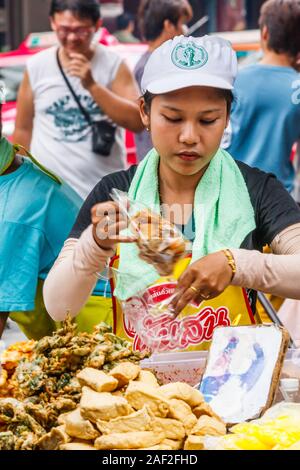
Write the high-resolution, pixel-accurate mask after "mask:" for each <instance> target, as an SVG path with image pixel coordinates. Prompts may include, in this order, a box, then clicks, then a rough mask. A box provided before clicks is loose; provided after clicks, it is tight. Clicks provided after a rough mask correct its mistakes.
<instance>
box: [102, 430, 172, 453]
mask: <svg viewBox="0 0 300 470" xmlns="http://www.w3.org/2000/svg"><path fill="white" fill-rule="evenodd" d="M163 439H164V435H163V434H157V433H154V432H152V431H136V432H127V433H113V434H107V435H105V436H101V437H98V439H96V441H95V444H94V445H95V447H96V449H99V450H109V449H116V450H121V449H140V448H144V447H152V446H155V445H157V444H160V443H161V441H162V440H163Z"/></svg>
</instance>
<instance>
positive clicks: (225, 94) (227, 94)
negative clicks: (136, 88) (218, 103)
mask: <svg viewBox="0 0 300 470" xmlns="http://www.w3.org/2000/svg"><path fill="white" fill-rule="evenodd" d="M216 89H217V90H218V92H219V93H220V96H221V97H222V98H224V99H225V101H226V103H227V113H228V115H229V114H230V112H231V106H232V103H233V102H234V95H233V93H232V91H231V90H222V89H220V88H216ZM155 96H156V95H153V94H152V93H150V92H149V91H146V93H145V94H144V95H143V96H142V98H144V101H145V110H146V112H147V113H148V114H150V110H151V104H152V100H153V98H155Z"/></svg>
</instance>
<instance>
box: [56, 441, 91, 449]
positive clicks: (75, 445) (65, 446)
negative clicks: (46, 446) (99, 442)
mask: <svg viewBox="0 0 300 470" xmlns="http://www.w3.org/2000/svg"><path fill="white" fill-rule="evenodd" d="M59 449H60V450H72V451H73V450H97V449H95V447H94V446H92V445H89V444H81V443H79V442H70V443H69V444H63V445H61V446H60V448H59Z"/></svg>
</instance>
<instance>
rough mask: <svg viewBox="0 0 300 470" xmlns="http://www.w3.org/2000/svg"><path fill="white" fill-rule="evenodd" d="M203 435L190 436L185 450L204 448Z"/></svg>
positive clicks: (185, 444)
mask: <svg viewBox="0 0 300 470" xmlns="http://www.w3.org/2000/svg"><path fill="white" fill-rule="evenodd" d="M203 440H204V437H203V436H192V435H191V436H189V437H188V438H187V440H186V441H185V443H184V450H204V443H203Z"/></svg>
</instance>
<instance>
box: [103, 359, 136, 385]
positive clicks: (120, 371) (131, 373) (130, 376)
mask: <svg viewBox="0 0 300 470" xmlns="http://www.w3.org/2000/svg"><path fill="white" fill-rule="evenodd" d="M140 372H141V368H140V366H138V365H136V364H132V363H131V362H122V363H121V364H119V365H117V366H116V367H114V368H113V369H112V370H111V371H110V373H109V375H111V376H112V377H114V378H115V380H117V381H118V384H119V385H118V387H119V388H122V387H124V386H125V385H128V384H129V382H130V381H131V380H135V379H136V378H137V376H138V375H139V373H140Z"/></svg>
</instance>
